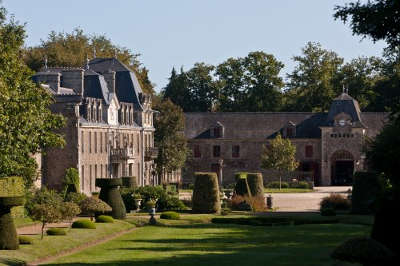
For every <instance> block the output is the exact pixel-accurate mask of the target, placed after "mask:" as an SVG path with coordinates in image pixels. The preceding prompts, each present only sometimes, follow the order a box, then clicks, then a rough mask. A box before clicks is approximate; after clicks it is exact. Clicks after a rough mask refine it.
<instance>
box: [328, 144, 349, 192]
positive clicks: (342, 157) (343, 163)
mask: <svg viewBox="0 0 400 266" xmlns="http://www.w3.org/2000/svg"><path fill="white" fill-rule="evenodd" d="M353 173H354V157H353V155H352V154H351V153H350V152H348V151H346V150H338V151H336V152H335V153H334V154H333V155H332V157H331V184H332V185H334V186H346V185H351V184H352V183H353Z"/></svg>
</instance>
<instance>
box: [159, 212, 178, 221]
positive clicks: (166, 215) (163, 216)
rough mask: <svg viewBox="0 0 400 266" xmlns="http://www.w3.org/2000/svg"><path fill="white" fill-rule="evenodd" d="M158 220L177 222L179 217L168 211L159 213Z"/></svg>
mask: <svg viewBox="0 0 400 266" xmlns="http://www.w3.org/2000/svg"><path fill="white" fill-rule="evenodd" d="M160 219H166V220H179V219H180V215H179V213H177V212H173V211H168V212H163V213H161V215H160Z"/></svg>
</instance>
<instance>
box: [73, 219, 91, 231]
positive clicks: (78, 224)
mask: <svg viewBox="0 0 400 266" xmlns="http://www.w3.org/2000/svg"><path fill="white" fill-rule="evenodd" d="M71 227H72V228H84V229H96V224H95V223H94V222H92V221H90V220H86V219H81V220H76V221H75V222H73V223H72V226H71Z"/></svg>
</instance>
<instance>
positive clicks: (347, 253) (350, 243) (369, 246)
mask: <svg viewBox="0 0 400 266" xmlns="http://www.w3.org/2000/svg"><path fill="white" fill-rule="evenodd" d="M331 257H332V258H334V259H337V260H341V261H347V262H350V263H361V264H362V265H392V264H390V261H391V260H392V259H393V257H394V254H393V252H391V251H390V250H389V249H388V248H387V247H385V246H384V245H382V244H381V243H379V242H378V241H375V240H373V239H371V238H365V237H357V238H352V239H349V240H347V241H345V242H343V243H342V244H341V245H340V246H338V247H337V248H336V249H335V250H334V251H333V252H332V254H331ZM393 265H394V264H393Z"/></svg>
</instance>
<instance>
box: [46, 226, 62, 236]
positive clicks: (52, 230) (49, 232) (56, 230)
mask: <svg viewBox="0 0 400 266" xmlns="http://www.w3.org/2000/svg"><path fill="white" fill-rule="evenodd" d="M46 234H47V235H48V236H65V235H66V234H67V232H66V231H65V230H64V228H49V229H47V230H46Z"/></svg>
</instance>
